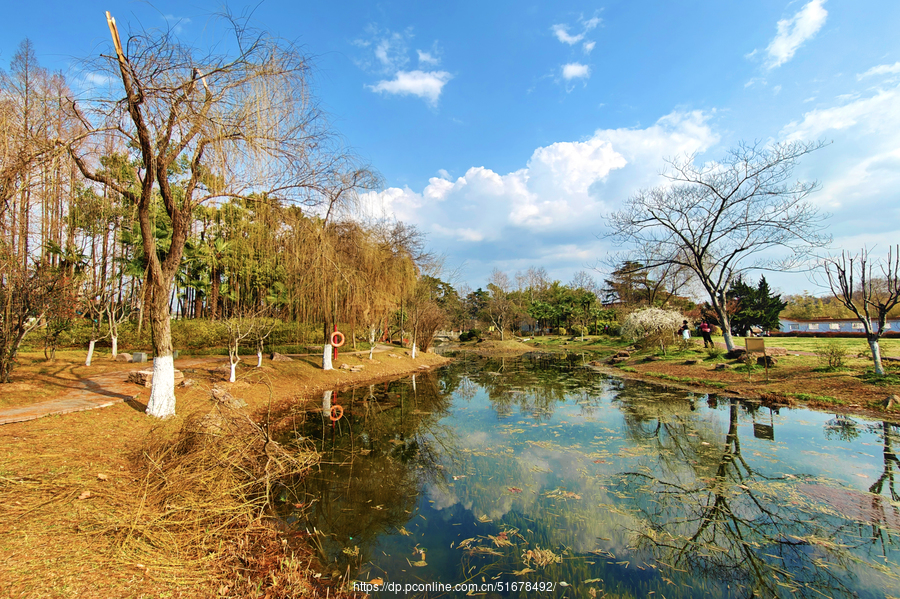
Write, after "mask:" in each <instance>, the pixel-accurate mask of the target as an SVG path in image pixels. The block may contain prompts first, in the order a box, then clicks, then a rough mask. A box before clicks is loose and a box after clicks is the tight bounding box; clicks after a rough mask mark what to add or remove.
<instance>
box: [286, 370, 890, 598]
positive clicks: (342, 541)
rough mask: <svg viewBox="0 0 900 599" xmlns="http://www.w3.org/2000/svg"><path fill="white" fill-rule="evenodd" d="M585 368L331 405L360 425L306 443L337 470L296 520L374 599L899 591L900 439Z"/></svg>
mask: <svg viewBox="0 0 900 599" xmlns="http://www.w3.org/2000/svg"><path fill="white" fill-rule="evenodd" d="M584 360H585V358H584V357H583V356H577V355H568V356H560V355H526V356H523V357H521V358H495V359H487V358H482V357H476V356H473V355H464V356H460V357H458V358H457V360H456V361H455V362H454V363H452V364H451V365H449V366H447V367H444V368H442V369H440V370H437V371H432V372H423V373H420V374H417V375H415V376H413V377H409V378H406V379H403V380H399V381H394V382H391V383H385V384H380V385H374V386H369V387H363V388H360V389H355V390H353V391H345V392H342V393H341V394H340V396H337V395H335V396H334V397H331V398H326V400H325V401H331V402H332V403H337V404H340V405H342V407H343V408H344V415H343V417H342V418H341V419H340V420H338V421H337V422H336V423H334V424H332V422H331V420H330V419H329V418H327V417H322V418H320V417H318V416H317V417H316V418H312V419H310V420H308V421H307V422H306V423H305V425H304V426H302V427H300V428H299V429H298V430H296V431H294V432H293V433H292V434H293V435H294V436H295V437H296V438H297V440H302V441H303V442H309V441H310V440H312V441H313V442H315V443H316V445H317V446H318V449H319V450H320V451H321V452H322V453H323V464H322V467H321V469H320V470H319V471H318V472H317V473H315V474H313V475H311V476H308V477H307V478H306V479H304V480H303V481H302V482H301V483H298V486H297V488H294V489H290V491H291V494H292V495H293V496H294V497H295V500H292V501H293V503H292V501H287V502H286V503H285V504H284V506H285V508H284V516H285V518H286V519H287V520H288V521H290V522H291V523H292V524H293V525H294V526H296V527H298V528H300V529H304V528H305V529H306V530H309V531H310V532H311V533H312V538H313V539H314V540H315V541H316V543H317V545H318V548H319V550H320V552H321V554H322V555H321V559H322V563H323V564H326V569H327V571H326V572H325V575H326V576H331V577H334V578H340V577H344V578H346V579H347V580H352V581H357V587H356V588H357V589H361V590H365V591H367V592H370V593H372V594H373V595H374V596H376V597H395V596H419V597H461V596H465V595H466V594H467V593H469V594H477V595H479V596H484V597H534V596H546V597H590V598H595V597H648V596H654V595H656V596H660V597H667V598H674V597H705V596H709V597H753V596H759V597H795V596H800V597H889V596H892V595H900V579H898V577H900V568H898V558H900V496H898V483H900V480H898V478H900V463H898V461H897V456H896V454H895V453H894V449H893V448H894V447H900V427H898V426H896V425H892V424H890V423H884V422H877V421H865V420H862V419H859V418H853V419H851V418H848V417H839V416H835V415H831V414H825V413H820V412H814V411H807V410H787V409H781V410H780V411H778V410H774V411H773V410H770V409H768V408H765V407H761V406H760V405H759V403H757V402H749V401H738V400H735V399H731V398H721V397H716V396H708V395H699V394H693V393H690V392H686V391H682V390H672V389H666V388H664V387H659V386H652V385H647V384H644V383H640V382H636V381H628V380H622V379H617V378H610V377H607V376H605V375H603V374H600V373H598V372H596V371H594V370H592V369H590V368H588V367H585V366H584ZM285 441H286V442H287V441H289V440H288V439H286V440H285ZM363 583H366V584H367V585H372V586H365V585H364V584H363ZM472 585H474V586H472Z"/></svg>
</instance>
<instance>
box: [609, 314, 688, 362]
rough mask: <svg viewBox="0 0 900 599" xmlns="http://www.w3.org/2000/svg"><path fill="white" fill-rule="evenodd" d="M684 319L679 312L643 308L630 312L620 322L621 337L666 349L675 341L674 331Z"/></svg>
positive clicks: (640, 344)
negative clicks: (623, 320)
mask: <svg viewBox="0 0 900 599" xmlns="http://www.w3.org/2000/svg"><path fill="white" fill-rule="evenodd" d="M683 320H685V318H684V316H683V315H682V314H681V313H680V312H676V311H674V310H662V309H660V308H645V309H643V310H638V311H636V312H632V313H631V314H629V315H628V316H627V317H626V318H625V322H623V323H622V331H621V332H622V337H630V338H631V339H632V340H633V341H634V342H635V343H637V344H638V346H639V347H651V346H659V348H660V349H661V350H662V351H663V353H665V352H666V349H667V348H668V347H669V346H671V345H672V343H674V342H675V331H677V330H678V328H679V327H681V323H682V321H683Z"/></svg>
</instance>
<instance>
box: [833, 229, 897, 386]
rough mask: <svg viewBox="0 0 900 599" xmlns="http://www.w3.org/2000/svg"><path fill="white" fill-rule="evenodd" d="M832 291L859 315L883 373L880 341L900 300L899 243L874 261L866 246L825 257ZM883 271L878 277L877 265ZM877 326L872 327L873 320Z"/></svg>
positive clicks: (877, 366) (876, 364)
mask: <svg viewBox="0 0 900 599" xmlns="http://www.w3.org/2000/svg"><path fill="white" fill-rule="evenodd" d="M822 266H823V268H824V269H825V276H826V277H827V278H828V286H829V287H830V288H831V293H832V294H834V297H836V298H837V299H838V301H840V302H841V303H842V304H843V305H844V306H846V308H847V309H848V310H850V311H851V312H853V313H854V314H855V315H856V318H858V319H859V321H860V322H861V323H862V325H863V329H864V330H865V332H866V340H867V341H868V342H869V348H870V349H871V350H872V361H873V362H874V364H875V374H877V375H878V376H884V367H883V366H882V365H881V349H880V348H879V347H878V340H879V339H880V338H881V335H882V334H883V333H884V324H885V321H886V320H887V315H888V312H890V311H891V310H892V309H893V308H894V307H895V306H896V305H897V304H898V303H900V246H897V245H895V246H894V247H893V248H890V247H889V248H888V255H887V260H886V261H885V262H883V263H881V262H880V261H879V260H876V261H874V262H873V261H871V260H870V259H869V251H868V250H867V249H866V248H863V249H862V250H860V252H859V253H858V254H856V255H850V253H849V252H842V253H841V255H840V256H839V257H831V258H826V259H825V260H824V261H823V263H822ZM876 266H878V267H879V270H880V271H881V277H879V276H877V274H876V272H875V267H876ZM873 319H875V320H876V323H877V324H876V327H877V328H873V327H872V320H873Z"/></svg>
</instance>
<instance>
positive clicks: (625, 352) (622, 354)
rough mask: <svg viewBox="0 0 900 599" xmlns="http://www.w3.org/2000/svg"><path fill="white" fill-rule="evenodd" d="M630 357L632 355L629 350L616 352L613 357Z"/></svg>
mask: <svg viewBox="0 0 900 599" xmlns="http://www.w3.org/2000/svg"><path fill="white" fill-rule="evenodd" d="M630 357H631V354H630V353H628V352H627V351H618V352H616V353H615V354H613V358H630Z"/></svg>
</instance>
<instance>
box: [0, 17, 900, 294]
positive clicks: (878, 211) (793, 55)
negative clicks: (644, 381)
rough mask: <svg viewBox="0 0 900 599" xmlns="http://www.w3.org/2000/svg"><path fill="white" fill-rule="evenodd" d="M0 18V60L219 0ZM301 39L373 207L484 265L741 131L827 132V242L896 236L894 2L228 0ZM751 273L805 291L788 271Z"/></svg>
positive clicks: (555, 252)
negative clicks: (356, 157)
mask: <svg viewBox="0 0 900 599" xmlns="http://www.w3.org/2000/svg"><path fill="white" fill-rule="evenodd" d="M20 6H22V8H18V9H17V10H18V12H19V14H16V15H11V14H8V18H7V19H5V20H4V21H3V22H2V23H0V40H2V41H0V65H3V66H4V67H6V66H8V64H9V60H10V59H11V58H12V55H13V53H14V52H15V49H16V46H17V45H18V43H19V42H20V41H21V40H22V39H23V38H25V37H29V38H30V39H31V40H32V42H33V43H34V45H35V49H36V52H37V55H38V58H39V60H40V62H41V64H42V65H43V66H45V67H48V68H52V69H60V70H63V71H65V72H66V73H67V75H68V76H69V78H70V80H72V81H77V79H78V78H79V77H83V75H84V74H83V73H82V72H81V71H80V69H79V66H78V62H77V59H78V58H83V57H89V56H94V55H96V54H97V53H98V52H99V51H100V50H104V51H107V50H108V48H109V45H108V44H109V31H108V29H107V27H106V22H105V17H104V11H105V10H110V11H111V12H112V14H113V16H115V17H116V20H117V22H118V24H119V28H120V30H122V31H123V32H124V31H127V30H128V29H129V28H137V27H146V28H152V27H165V26H166V25H167V24H168V25H171V26H173V27H174V28H175V29H176V32H177V33H178V34H179V35H180V36H182V37H183V38H184V39H185V40H187V41H190V42H192V43H195V44H196V45H198V46H201V47H211V46H212V45H213V44H215V43H216V42H217V41H218V40H219V39H220V33H221V31H222V28H221V25H220V24H217V22H216V21H215V19H214V18H212V17H211V15H212V13H215V12H216V11H219V10H221V7H222V4H221V3H218V2H205V1H199V2H169V1H164V2H155V3H153V4H148V3H144V2H106V3H97V2H94V1H92V0H87V1H82V2H77V3H71V2H34V3H31V4H25V5H20ZM229 7H230V9H231V11H232V12H233V13H236V14H242V13H246V12H252V17H251V19H252V22H253V24H254V25H256V26H257V27H260V28H264V29H267V30H269V31H271V32H272V33H274V34H276V35H279V36H281V37H284V38H287V39H289V40H293V41H295V42H297V43H299V44H300V45H302V47H303V48H304V49H305V51H306V52H307V53H308V54H309V55H310V56H311V57H312V58H313V62H314V85H315V89H316V93H317V95H318V97H319V99H320V100H321V102H322V104H323V106H324V108H325V109H326V110H327V111H328V112H329V113H330V115H331V119H332V121H333V123H334V125H335V127H336V128H337V129H338V130H339V131H340V132H341V134H342V135H343V136H344V137H345V138H346V140H347V142H348V144H349V145H351V146H352V147H353V148H354V149H355V150H356V151H357V152H358V153H359V154H360V155H361V156H362V157H363V158H364V159H366V160H367V161H369V162H370V163H371V164H372V165H373V166H374V167H375V168H376V169H377V170H378V171H379V172H380V173H381V174H382V175H383V177H384V181H385V189H383V190H380V191H379V192H378V193H372V194H369V195H368V196H366V197H365V198H364V200H365V202H364V207H365V209H366V210H367V211H368V212H369V213H372V214H379V215H388V216H394V217H396V218H399V219H401V220H404V221H407V222H411V223H413V224H415V225H416V226H418V227H419V228H420V229H421V230H423V231H424V232H425V233H427V235H428V240H429V245H430V246H431V248H432V249H433V250H435V251H437V252H439V253H442V254H444V255H445V256H446V263H447V266H448V268H450V269H459V270H460V273H461V274H460V276H459V278H458V279H457V281H456V282H458V283H461V282H468V284H470V285H471V286H472V287H473V288H474V287H479V286H484V285H485V283H486V281H487V278H488V276H489V274H490V272H491V270H492V269H493V268H495V267H496V268H499V269H501V270H503V271H505V272H507V273H508V274H510V275H513V274H514V273H515V272H516V271H517V270H524V269H526V268H528V267H529V266H544V267H545V268H546V269H547V270H548V272H549V273H550V274H551V276H552V277H553V278H556V279H559V280H562V281H563V282H566V281H569V280H571V278H572V276H573V274H574V273H575V272H577V271H579V270H588V271H589V273H590V274H592V275H593V276H595V278H597V279H602V274H599V273H596V272H592V271H590V267H592V266H594V265H596V263H597V261H598V259H602V258H603V257H604V256H605V255H606V253H607V252H608V251H610V249H615V248H611V247H610V243H609V241H607V240H604V239H601V238H599V237H598V234H601V233H603V232H604V231H605V225H604V220H603V215H604V214H605V213H608V212H609V211H611V210H614V209H616V208H617V207H618V206H619V205H621V203H622V202H623V201H624V200H625V199H627V198H628V197H629V196H630V195H631V194H632V193H634V192H635V191H636V190H637V189H639V188H642V187H648V186H653V185H656V184H659V183H660V182H661V181H660V179H659V172H660V170H661V169H662V168H663V166H664V162H663V161H664V158H666V157H672V156H675V155H678V154H681V153H684V152H698V153H699V157H700V159H701V160H715V159H717V158H719V157H721V156H723V155H724V153H725V151H726V150H727V149H728V148H730V147H733V146H734V145H736V144H737V143H738V142H740V141H742V140H743V141H749V142H753V141H760V142H763V143H767V142H771V141H775V140H783V139H797V138H799V139H824V140H827V141H831V142H833V143H831V144H830V145H829V146H827V147H826V148H825V149H822V150H820V151H818V152H816V153H815V154H813V155H811V156H809V157H807V158H806V159H805V160H804V161H803V163H802V164H801V167H800V168H799V169H798V170H797V171H796V174H797V175H798V176H799V177H801V178H804V179H817V180H819V182H820V183H821V186H822V188H821V190H820V191H819V192H817V193H816V194H815V195H814V196H813V197H812V201H813V202H815V203H816V204H817V205H819V206H820V207H821V208H822V210H824V211H827V212H829V213H831V214H832V217H831V218H830V220H829V221H828V226H829V231H830V232H831V234H832V235H833V236H834V238H835V243H834V246H835V248H836V249H838V250H839V249H848V250H856V249H858V248H859V247H861V246H862V245H863V244H866V245H868V246H869V247H870V248H872V247H874V248H875V253H876V254H883V253H884V252H886V249H887V245H888V244H889V243H897V242H898V241H900V36H898V35H897V25H898V23H900V2H896V1H895V0H856V1H853V2H851V1H849V0H799V1H794V2H791V1H789V0H777V1H772V0H759V1H756V2H749V3H738V2H722V1H721V0H710V1H707V0H697V1H693V2H689V1H684V2H661V1H660V2H647V1H643V2H642V1H608V2H553V3H549V2H542V3H527V2H521V1H517V2H489V3H486V4H484V3H481V2H477V3H476V2H446V3H433V2H429V3H415V2H378V3H368V2H282V1H273V0H266V1H263V2H262V3H260V4H258V5H242V4H238V3H231V4H230V5H229ZM767 278H768V279H769V280H770V281H771V282H773V283H774V285H775V286H776V287H778V288H780V289H781V290H782V291H784V292H788V293H793V292H799V291H801V290H803V289H809V290H811V291H817V292H821V290H817V289H816V288H815V287H814V285H813V283H811V282H810V281H809V280H808V279H807V277H806V276H805V275H803V274H793V275H783V274H775V275H770V276H767Z"/></svg>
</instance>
